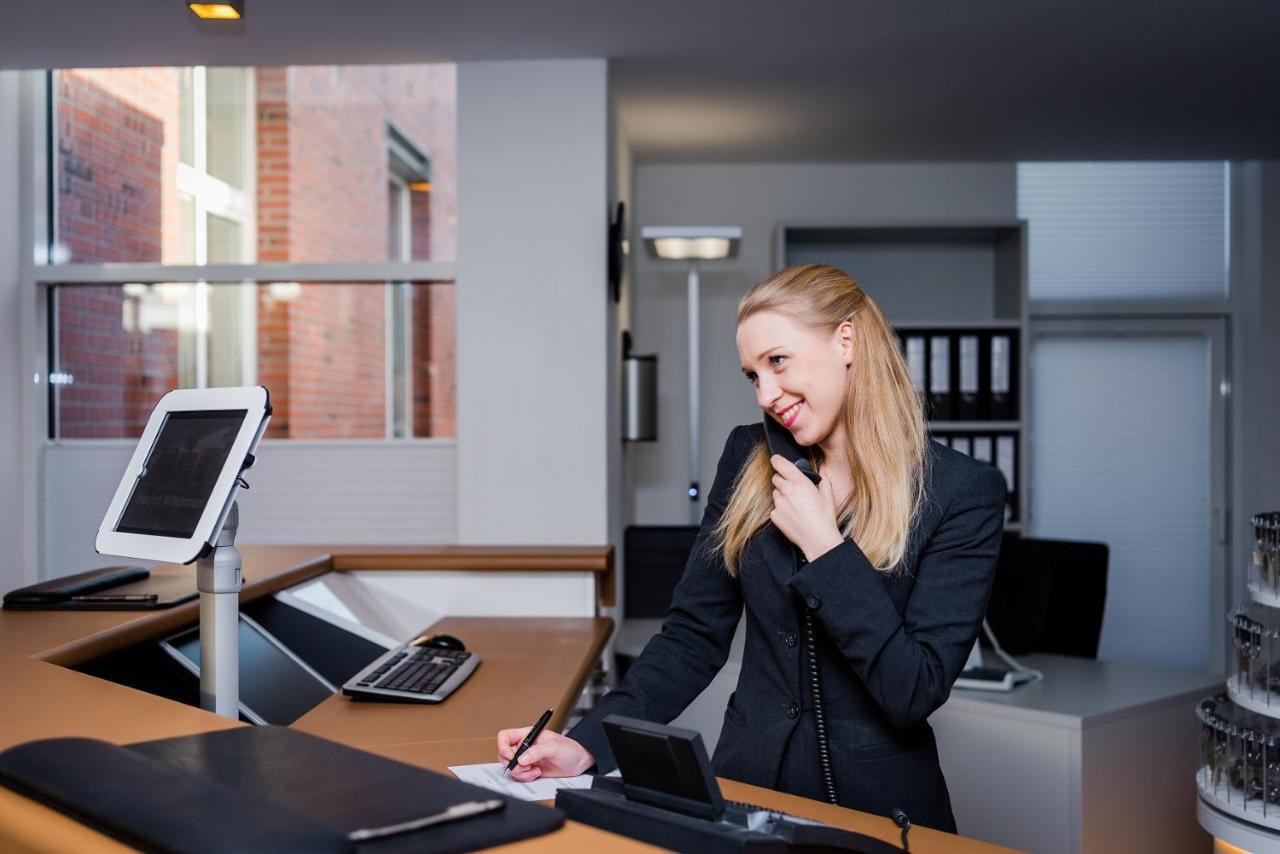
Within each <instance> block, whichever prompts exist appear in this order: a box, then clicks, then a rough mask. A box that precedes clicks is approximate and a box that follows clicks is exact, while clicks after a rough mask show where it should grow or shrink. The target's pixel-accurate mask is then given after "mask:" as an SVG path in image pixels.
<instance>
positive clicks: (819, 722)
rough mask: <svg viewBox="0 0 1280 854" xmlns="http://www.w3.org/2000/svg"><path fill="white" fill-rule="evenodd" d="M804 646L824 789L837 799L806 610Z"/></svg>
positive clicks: (810, 616) (813, 634)
mask: <svg viewBox="0 0 1280 854" xmlns="http://www.w3.org/2000/svg"><path fill="white" fill-rule="evenodd" d="M804 644H805V648H806V649H807V650H808V653H809V699H810V700H811V701H812V703H813V725H814V728H815V729H816V730H817V731H818V767H819V769H821V771H822V788H823V790H824V791H825V792H826V795H827V800H828V801H829V802H831V803H833V804H839V800H837V798H836V776H835V772H833V771H832V770H831V742H830V739H828V738H827V710H826V708H825V707H824V706H823V705H822V671H821V670H820V669H819V668H818V636H817V633H816V632H815V631H814V628H813V611H811V610H810V609H809V608H805V609H804Z"/></svg>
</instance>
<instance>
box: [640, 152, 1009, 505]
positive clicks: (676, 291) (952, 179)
mask: <svg viewBox="0 0 1280 854" xmlns="http://www.w3.org/2000/svg"><path fill="white" fill-rule="evenodd" d="M1014 178H1015V170H1014V164H1012V163H967V164H949V163H922V164H750V163H747V164H648V165H646V164H641V165H639V166H637V167H636V174H635V198H636V213H635V218H634V223H635V225H636V228H637V229H638V228H639V227H640V226H644V225H739V226H742V229H743V239H742V248H741V253H740V256H739V257H738V258H737V259H735V260H733V261H725V262H716V263H711V264H706V265H705V266H704V267H703V269H702V277H701V288H702V301H701V323H700V327H701V328H700V331H701V334H702V348H701V354H702V395H703V400H702V437H701V442H700V446H701V448H700V451H701V469H702V471H701V473H700V478H699V479H700V482H701V483H702V487H703V492H704V494H705V493H706V491H707V490H709V489H710V487H711V481H712V479H713V477H714V475H715V466H716V462H717V461H718V460H719V457H720V452H721V450H723V448H724V441H725V438H726V437H727V436H728V434H729V431H730V430H731V429H732V428H733V427H734V426H736V425H738V424H743V423H746V422H748V421H754V420H756V419H758V418H759V417H760V411H759V407H757V406H756V403H755V399H754V396H753V395H752V393H751V387H750V386H749V385H748V384H747V382H746V380H744V379H743V378H742V372H741V370H740V369H739V366H738V354H737V349H736V347H735V345H734V332H735V322H734V316H735V313H736V311H737V304H738V300H739V299H740V298H741V297H742V295H743V294H744V293H746V291H747V289H748V288H749V287H750V286H751V285H753V284H754V283H755V282H757V281H759V280H760V279H762V278H764V277H765V276H767V275H769V274H770V273H771V272H773V270H774V269H776V267H775V259H774V258H773V253H774V242H775V236H776V228H777V225H778V223H779V222H783V221H796V220H808V221H819V222H820V221H840V220H844V221H851V220H873V219H900V218H918V219H947V218H961V217H1012V216H1014V215H1015V213H1016V210H1017V194H1016V187H1015V183H1014ZM634 253H635V256H636V262H635V270H636V277H635V285H634V289H635V300H634V314H633V324H632V335H633V336H634V338H635V345H636V351H637V352H640V353H653V352H656V353H658V373H659V379H658V386H659V408H658V437H659V438H658V441H657V442H653V443H640V444H636V445H634V446H631V448H630V449H629V451H628V470H629V479H630V482H631V483H632V484H633V485H634V511H633V521H635V522H636V523H639V524H664V523H665V524H686V523H687V521H688V519H689V512H688V500H687V498H686V497H685V488H686V486H687V484H688V471H687V467H688V463H687V460H688V446H689V445H688V438H687V436H688V428H687V426H686V425H687V423H688V405H687V401H686V398H687V380H686V377H687V376H688V356H687V346H688V345H687V335H688V330H687V323H686V308H685V267H684V265H683V264H682V263H672V262H660V261H654V260H652V259H650V258H648V257H647V256H646V255H645V253H644V250H643V247H641V246H639V245H636V246H635V247H634Z"/></svg>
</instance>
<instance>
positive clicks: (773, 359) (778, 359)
mask: <svg viewBox="0 0 1280 854" xmlns="http://www.w3.org/2000/svg"><path fill="white" fill-rule="evenodd" d="M786 359H787V357H786V356H770V357H769V364H771V365H773V366H774V367H775V368H776V367H778V365H781V364H782V363H783V362H784V361H786Z"/></svg>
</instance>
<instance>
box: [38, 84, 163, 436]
mask: <svg viewBox="0 0 1280 854" xmlns="http://www.w3.org/2000/svg"><path fill="white" fill-rule="evenodd" d="M178 97H179V96H178V74H177V72H176V71H175V70H174V69H168V68H132V69H126V70H118V71H108V72H104V71H64V72H62V73H60V74H59V75H58V89H57V92H56V103H57V119H56V126H57V131H58V161H59V169H58V171H57V187H56V192H57V205H58V210H57V218H58V235H59V242H60V244H61V246H60V247H59V248H58V249H56V250H55V251H56V252H58V253H59V254H62V253H65V259H66V260H67V261H71V262H78V261H144V262H145V261H151V262H155V261H161V260H167V258H166V251H165V250H166V241H165V237H166V232H167V231H169V230H173V229H166V228H165V227H164V224H165V218H166V215H168V216H169V217H172V218H173V220H172V221H176V204H177V202H176V189H174V188H175V184H176V178H175V175H176V168H177V167H176V164H177V149H176V147H175V140H173V139H172V138H171V135H172V133H173V130H172V129H174V128H176V126H177V114H178ZM57 294H58V302H57V319H58V360H59V366H58V367H59V369H60V370H61V371H62V372H64V373H68V374H70V375H71V376H72V377H73V378H74V383H73V384H72V385H69V386H63V387H61V389H60V390H59V392H58V409H57V412H58V434H59V435H60V436H64V437H66V438H82V437H113V438H114V437H132V436H138V435H141V433H142V428H143V427H144V426H145V425H146V421H147V416H148V415H149V413H150V412H151V409H152V408H153V407H154V406H155V402H156V401H157V400H158V399H159V398H160V397H161V396H162V395H163V394H164V393H165V392H166V391H168V390H169V389H171V388H175V387H176V386H177V385H178V378H177V368H178V333H177V332H176V331H175V330H154V331H152V332H150V333H149V334H144V333H143V332H141V331H140V330H138V329H137V326H136V320H137V317H136V313H137V302H136V301H135V300H126V299H125V297H124V295H123V293H122V291H121V290H120V289H119V288H115V287H69V288H60V289H59V290H58V292H57Z"/></svg>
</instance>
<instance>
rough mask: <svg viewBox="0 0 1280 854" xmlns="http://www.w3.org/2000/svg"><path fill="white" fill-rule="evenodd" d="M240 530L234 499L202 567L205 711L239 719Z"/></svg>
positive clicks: (198, 573)
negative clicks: (238, 537) (237, 529)
mask: <svg viewBox="0 0 1280 854" xmlns="http://www.w3.org/2000/svg"><path fill="white" fill-rule="evenodd" d="M234 490H235V487H232V491H233V492H234ZM239 526H240V508H239V505H237V504H236V501H235V499H234V498H233V499H232V500H231V509H230V510H228V511H227V518H226V521H224V522H223V523H222V529H221V530H220V531H219V532H218V539H217V542H216V544H215V546H214V548H213V551H211V552H210V553H209V554H208V555H206V556H205V557H202V558H200V559H198V560H197V561H196V589H197V590H199V591H200V708H202V709H208V710H210V711H212V712H214V713H215V714H219V715H224V716H226V717H229V718H233V719H239V717H240V588H241V587H242V586H243V584H244V579H243V576H242V575H241V573H240V569H241V566H240V550H239V549H237V548H236V546H235V542H236V528H238V527H239Z"/></svg>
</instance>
